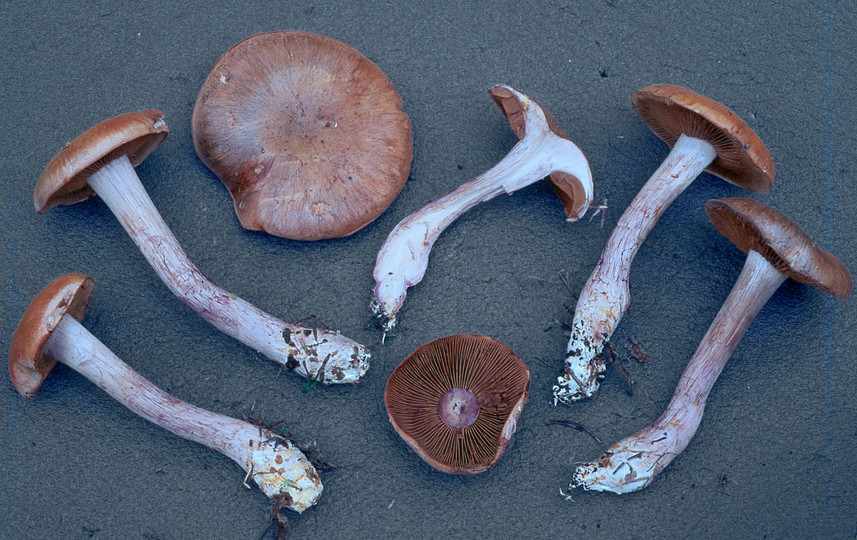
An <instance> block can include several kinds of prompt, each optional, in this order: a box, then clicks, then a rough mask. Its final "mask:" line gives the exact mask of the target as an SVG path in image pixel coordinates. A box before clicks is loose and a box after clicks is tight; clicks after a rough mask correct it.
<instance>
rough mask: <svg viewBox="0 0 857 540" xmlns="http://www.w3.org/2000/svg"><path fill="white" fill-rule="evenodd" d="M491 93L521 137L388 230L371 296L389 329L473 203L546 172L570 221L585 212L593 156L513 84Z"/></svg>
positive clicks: (385, 326)
mask: <svg viewBox="0 0 857 540" xmlns="http://www.w3.org/2000/svg"><path fill="white" fill-rule="evenodd" d="M488 93H489V94H490V95H491V97H492V98H493V99H494V102H495V103H496V104H497V105H498V106H499V107H500V108H501V109H502V111H503V113H504V114H505V115H506V116H507V118H508V119H509V122H510V124H511V126H512V129H513V130H514V131H515V133H516V134H517V135H518V137H519V138H520V139H521V140H520V142H518V144H516V145H515V146H514V148H512V150H511V151H510V152H509V153H508V154H507V155H506V157H504V158H503V159H502V160H501V161H500V162H499V163H498V164H497V165H495V166H494V167H492V168H491V169H489V170H488V171H487V172H485V173H484V174H482V175H481V176H479V177H477V178H475V179H473V180H471V181H469V182H467V183H466V184H463V185H462V186H460V187H458V188H457V189H455V190H453V191H451V192H449V193H447V194H446V195H444V196H443V197H441V198H439V199H437V200H435V201H432V202H430V203H428V204H427V205H425V206H423V207H422V208H420V209H419V210H417V211H416V212H414V213H413V214H411V215H409V216H408V217H406V218H405V219H403V220H402V221H401V222H400V223H399V224H398V225H396V227H395V228H394V229H393V231H392V232H390V234H389V236H387V240H386V241H385V242H384V245H383V246H381V250H380V252H379V253H378V257H377V259H376V261H375V270H374V273H373V276H374V278H375V295H374V298H373V300H372V311H373V313H374V314H375V315H376V316H377V317H378V319H379V320H380V321H381V325H382V326H383V329H384V332H385V334H386V333H387V332H389V331H390V330H391V329H392V328H393V327H394V326H395V325H396V315H397V313H398V311H399V309H400V308H401V307H402V303H403V302H404V301H405V296H406V294H407V289H408V287H413V286H414V285H416V284H417V283H419V282H420V281H422V279H423V276H424V275H425V271H426V267H427V266H428V256H429V252H430V251H431V249H432V246H434V243H435V241H436V240H437V239H438V237H439V236H440V234H441V233H442V232H443V231H444V230H445V229H446V228H447V227H449V226H450V225H451V224H452V223H453V222H454V221H455V220H456V219H458V218H459V217H461V215H462V214H464V213H465V212H466V211H468V210H469V209H471V208H473V207H474V206H476V205H477V204H479V203H480V202H484V201H488V200H490V199H493V198H494V197H496V196H497V195H499V194H501V193H507V194H512V193H513V192H515V191H517V190H519V189H521V188H524V187H526V186H528V185H530V184H532V183H534V182H536V181H538V180H541V179H542V178H544V177H545V176H548V175H550V177H551V182H552V184H553V186H554V190H555V191H556V192H557V194H558V195H559V198H560V201H561V202H562V203H563V207H564V208H565V211H566V215H567V216H568V221H576V220H577V219H579V218H581V217H582V216H583V215H584V214H585V213H586V210H587V209H588V208H589V205H590V203H591V202H592V173H591V172H590V170H589V162H587V160H586V157H585V156H584V155H583V152H581V151H580V149H579V148H578V147H577V146H575V144H574V143H573V142H571V140H569V138H568V136H567V135H566V134H565V132H564V131H563V130H562V128H560V127H559V126H558V125H557V123H556V121H555V120H554V119H553V118H552V117H551V116H550V114H548V113H547V112H546V111H544V110H543V109H542V108H541V106H539V104H538V103H536V102H535V101H533V100H532V99H530V98H529V97H527V96H525V95H524V94H522V93H520V92H518V91H517V90H515V89H514V88H512V87H510V86H495V87H493V88H491V89H490V90H488Z"/></svg>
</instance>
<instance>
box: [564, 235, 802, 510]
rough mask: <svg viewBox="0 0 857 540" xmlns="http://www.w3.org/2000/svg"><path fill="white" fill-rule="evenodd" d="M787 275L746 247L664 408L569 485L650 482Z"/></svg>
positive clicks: (618, 486) (684, 441)
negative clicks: (732, 281)
mask: <svg viewBox="0 0 857 540" xmlns="http://www.w3.org/2000/svg"><path fill="white" fill-rule="evenodd" d="M785 280H786V276H785V275H784V274H781V273H780V272H779V271H777V270H776V269H775V268H774V267H773V266H771V264H770V263H768V261H767V260H765V258H764V257H762V256H761V255H759V254H758V253H756V252H755V251H750V252H749V253H748V254H747V262H746V263H745V264H744V269H743V270H742V271H741V274H740V275H739V276H738V280H737V281H736V283H735V285H734V287H733V288H732V292H730V293H729V297H728V298H727V299H726V302H724V304H723V307H721V308H720V311H719V312H718V313H717V316H716V317H715V319H714V322H712V323H711V326H710V327H709V329H708V332H706V333H705V336H704V337H703V338H702V341H701V342H700V344H699V347H698V348H697V349H696V353H694V355H693V358H691V360H690V363H688V365H687V368H685V370H684V373H683V374H682V376H681V379H680V380H679V383H678V387H677V388H676V391H675V394H674V395H673V398H672V401H670V404H669V405H668V406H667V409H666V411H664V413H663V414H662V415H661V417H660V418H658V420H657V421H655V423H654V424H652V425H651V426H649V427H647V428H646V429H644V430H643V431H641V432H639V433H637V434H636V435H632V436H631V437H628V438H626V439H623V440H621V441H619V442H618V443H616V444H614V445H613V446H611V447H610V448H609V449H608V450H607V451H606V452H605V453H604V454H603V455H602V456H601V457H600V458H599V459H597V460H595V461H591V462H589V463H585V464H583V465H580V466H578V467H577V469H576V470H575V472H574V476H573V479H572V481H571V484H570V487H571V488H575V487H582V488H584V489H587V490H594V491H612V492H614V493H630V492H632V491H637V490H639V489H642V488H644V487H646V486H648V485H649V484H651V483H652V482H653V481H654V479H655V477H657V475H658V473H660V472H661V471H662V470H663V468H664V467H666V466H667V465H668V464H669V463H670V462H671V461H672V460H673V459H674V458H675V457H676V456H677V455H678V454H680V453H681V452H682V450H684V449H685V447H687V445H688V443H690V440H691V439H692V438H693V436H694V434H695V433H696V429H697V428H698V427H699V423H700V422H701V421H702V413H703V411H704V409H705V401H706V399H707V398H708V393H709V392H710V391H711V388H712V386H714V381H715V380H717V377H718V376H719V375H720V372H721V371H722V370H723V366H725V365H726V361H727V360H728V359H729V357H730V356H732V352H733V351H734V350H735V347H736V346H737V345H738V342H739V341H741V338H742V337H743V336H744V334H745V333H746V331H747V328H748V327H749V326H750V323H751V322H752V321H753V318H754V317H755V316H756V314H757V313H759V310H760V309H762V306H763V305H765V302H767V301H768V299H769V298H770V297H771V295H772V294H774V291H776V290H777V288H778V287H779V286H780V285H781V284H782V283H783V281H785Z"/></svg>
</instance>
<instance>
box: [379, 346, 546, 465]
mask: <svg viewBox="0 0 857 540" xmlns="http://www.w3.org/2000/svg"><path fill="white" fill-rule="evenodd" d="M529 383H530V373H529V370H528V369H527V366H526V365H525V364H524V362H523V361H522V360H521V359H520V358H518V356H517V355H515V353H514V352H512V350H511V349H510V348H509V347H507V346H506V345H504V344H503V343H501V342H499V341H497V340H496V339H493V338H491V337H488V336H476V335H453V336H448V337H445V338H441V339H438V340H435V341H432V342H429V343H426V344H425V345H423V346H421V347H419V348H418V349H417V350H416V351H414V352H413V353H412V354H411V355H410V356H408V357H407V358H406V359H405V360H404V361H403V362H402V363H401V364H400V365H399V366H398V367H397V368H396V369H395V370H394V371H393V373H392V375H390V379H389V380H388V381H387V388H386V392H385V395H384V400H385V402H386V405H387V412H388V414H389V416H390V421H391V422H392V423H393V427H395V429H396V431H397V432H398V433H399V435H400V436H401V437H402V438H403V439H404V440H405V442H407V443H408V445H409V446H411V448H412V449H413V450H414V451H415V452H416V453H417V454H419V456H420V457H422V458H423V459H424V460H425V461H426V462H427V463H428V464H429V465H431V466H432V467H434V468H435V469H438V470H440V471H443V472H448V473H452V474H473V473H479V472H483V471H485V470H487V469H489V468H490V467H491V466H493V465H494V464H495V463H496V462H497V461H498V460H499V459H500V456H501V455H502V454H503V451H504V450H505V448H506V445H507V444H508V442H509V439H510V438H511V436H512V433H514V431H515V424H516V421H517V418H518V416H519V415H520V413H521V409H522V407H523V405H524V402H525V401H526V399H527V395H528V392H529Z"/></svg>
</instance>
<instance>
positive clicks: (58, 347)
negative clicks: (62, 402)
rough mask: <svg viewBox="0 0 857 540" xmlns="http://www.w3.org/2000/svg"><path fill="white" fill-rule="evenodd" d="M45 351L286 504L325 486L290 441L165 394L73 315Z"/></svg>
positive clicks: (297, 504)
mask: <svg viewBox="0 0 857 540" xmlns="http://www.w3.org/2000/svg"><path fill="white" fill-rule="evenodd" d="M45 353H46V354H47V355H48V356H50V357H51V358H54V359H55V360H57V361H58V362H62V363H63V364H65V365H67V366H69V367H71V368H72V369H74V370H75V371H77V372H78V373H80V374H81V375H83V376H84V377H86V378H87V379H89V380H90V381H92V382H93V383H95V384H96V385H97V386H98V387H99V388H101V389H102V390H104V391H105V392H107V393H108V394H110V395H111V396H112V397H113V398H115V399H116V400H117V401H119V402H120V403H122V404H123V405H125V406H126V407H128V408H129V409H130V410H131V411H133V412H134V413H136V414H138V415H140V416H142V417H143V418H145V419H146V420H149V421H150V422H152V423H154V424H156V425H158V426H160V427H162V428H164V429H166V430H168V431H171V432H173V433H175V434H176V435H178V436H179V437H183V438H185V439H188V440H190V441H193V442H197V443H200V444H203V445H205V446H208V447H209V448H213V449H214V450H217V451H218V452H221V453H223V454H224V455H226V456H227V457H229V458H230V459H232V460H233V461H235V462H236V463H238V465H240V466H241V467H242V468H243V469H244V470H245V471H247V477H249V478H252V479H253V480H254V481H255V482H256V483H257V484H258V485H259V487H260V488H261V489H262V491H264V492H265V494H266V495H267V496H268V497H271V498H273V499H275V500H277V502H278V503H283V506H288V507H289V508H291V509H292V510H296V511H298V512H303V511H304V510H306V509H307V508H309V507H310V506H312V505H313V504H315V502H316V500H318V497H319V496H320V495H321V490H322V485H321V481H320V480H319V478H318V474H317V473H316V471H315V468H314V467H313V466H312V464H311V463H310V462H309V461H308V460H307V459H306V457H305V456H304V455H303V453H301V451H300V450H298V449H297V448H295V447H294V446H293V445H292V444H291V443H290V442H289V441H287V440H286V439H283V438H282V437H280V436H278V435H276V434H274V433H272V432H270V431H268V430H265V429H262V428H260V427H258V426H255V425H253V424H250V423H248V422H244V421H242V420H237V419H235V418H230V417H228V416H224V415H221V414H217V413H213V412H210V411H206V410H205V409H200V408H199V407H195V406H193V405H191V404H189V403H185V402H184V401H181V400H179V399H177V398H175V397H173V396H171V395H169V394H167V393H166V392H164V391H163V390H161V389H160V388H158V387H157V386H155V385H154V384H152V383H151V382H149V381H148V380H146V379H145V378H143V376H141V375H140V374H139V373H137V372H136V371H134V370H133V369H131V368H130V367H129V366H128V365H127V364H125V363H124V362H122V360H120V359H119V358H118V357H117V356H116V355H115V354H113V352H111V351H110V349H108V348H107V347H106V346H105V345H104V344H103V343H101V341H99V340H98V339H97V338H96V337H95V336H93V335H92V334H90V333H89V331H88V330H86V328H84V327H83V326H82V325H81V324H80V323H79V322H77V321H76V320H75V319H74V318H73V317H71V316H69V315H65V316H63V318H62V319H61V320H60V322H59V324H58V325H57V326H56V328H55V330H54V331H53V333H52V334H51V337H50V339H49V340H48V342H47V345H46V347H45ZM245 483H246V479H245Z"/></svg>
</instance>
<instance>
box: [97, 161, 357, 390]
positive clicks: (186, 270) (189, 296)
mask: <svg viewBox="0 0 857 540" xmlns="http://www.w3.org/2000/svg"><path fill="white" fill-rule="evenodd" d="M88 183H89V186H90V187H91V188H92V189H93V190H94V191H95V193H97V194H98V196H99V197H101V199H102V200H104V202H105V203H106V204H107V206H108V207H110V210H112V211H113V214H114V215H115V216H116V218H117V219H118V220H119V222H120V223H121V224H122V226H123V227H124V228H125V230H126V231H127V232H128V234H129V235H131V238H132V239H133V240H134V243H135V244H136V245H137V247H138V248H139V249H140V251H141V252H142V253H143V255H144V256H145V257H146V260H148V261H149V264H151V265H152V268H154V270H155V272H156V273H157V274H158V277H160V278H161V281H163V282H164V283H165V284H166V285H167V287H169V289H170V290H171V291H172V292H173V294H175V295H176V296H178V297H179V298H180V299H181V300H182V301H184V302H185V303H186V304H187V305H188V306H190V308H191V309H193V310H194V311H196V312H197V313H198V314H199V315H201V316H202V317H203V318H204V319H205V320H207V321H208V322H209V323H211V324H212V325H214V326H215V327H216V328H217V329H218V330H220V331H221V332H223V333H225V334H227V335H229V336H232V337H234V338H235V339H237V340H238V341H240V342H241V343H244V344H245V345H247V346H249V347H252V348H253V349H255V350H257V351H259V352H260V353H262V354H264V355H265V356H267V357H268V358H270V359H272V360H274V361H275V362H278V363H280V364H282V365H283V366H285V367H287V368H288V369H290V370H293V371H295V372H296V373H298V374H300V375H302V376H304V377H306V378H308V379H310V380H317V381H319V382H321V383H324V384H331V383H346V382H356V381H357V380H358V379H359V378H360V377H362V376H363V375H364V374H365V373H366V370H367V369H368V368H369V352H368V351H367V350H366V348H365V347H363V346H362V345H360V344H359V343H357V342H355V341H353V340H351V339H348V338H347V337H345V336H343V335H341V334H340V333H339V332H335V331H329V330H318V329H311V328H306V327H303V326H297V325H293V324H288V323H285V322H283V321H281V320H280V319H278V318H276V317H274V316H272V315H269V314H267V313H265V312H263V311H261V310H260V309H258V308H257V307H255V306H253V305H252V304H250V303H249V302H247V301H245V300H242V299H241V298H238V297H237V296H235V295H234V294H230V293H228V292H227V291H225V290H223V289H221V288H220V287H218V286H217V285H214V284H213V283H211V282H210V281H209V280H208V279H207V278H206V277H205V276H204V275H203V274H202V272H200V270H199V268H197V267H196V265H194V264H193V262H191V260H190V259H188V257H187V254H185V252H184V250H183V249H182V247H181V246H180V245H179V243H178V240H176V237H175V236H174V235H173V233H172V232H171V231H170V229H169V227H167V224H166V223H164V220H163V219H162V218H161V215H160V214H159V213H158V210H157V209H156V208H155V205H154V204H153V203H152V200H151V199H150V198H149V195H148V194H147V193H146V190H145V188H143V185H142V184H141V183H140V179H139V177H138V176H137V173H136V172H135V171H134V167H133V166H131V162H130V161H129V160H128V158H127V157H125V156H122V157H120V158H118V159H116V160H113V161H111V162H110V163H107V164H106V165H104V166H103V167H102V168H100V169H99V170H98V172H96V173H95V174H93V175H92V176H91V177H90V178H89V180H88Z"/></svg>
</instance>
